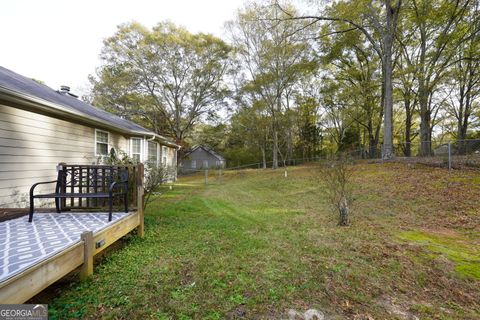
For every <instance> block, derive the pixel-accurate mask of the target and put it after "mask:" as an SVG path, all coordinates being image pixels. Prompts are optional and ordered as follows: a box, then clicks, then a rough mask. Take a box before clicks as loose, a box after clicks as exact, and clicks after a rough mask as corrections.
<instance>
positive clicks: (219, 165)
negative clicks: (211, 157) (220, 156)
mask: <svg viewBox="0 0 480 320" xmlns="http://www.w3.org/2000/svg"><path fill="white" fill-rule="evenodd" d="M215 165H216V166H217V168H220V167H221V166H222V161H220V160H217V161H216V162H215Z"/></svg>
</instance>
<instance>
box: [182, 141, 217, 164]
mask: <svg viewBox="0 0 480 320" xmlns="http://www.w3.org/2000/svg"><path fill="white" fill-rule="evenodd" d="M198 149H203V150H205V151H206V152H208V153H210V154H211V155H212V156H214V157H215V158H217V159H218V160H220V161H225V158H224V157H222V156H221V155H220V154H218V153H217V152H215V151H214V150H213V149H212V148H210V147H207V146H202V145H196V146H193V148H192V149H190V150H189V151H188V152H187V153H186V154H185V157H186V156H188V155H189V154H191V153H193V152H195V151H196V150H198Z"/></svg>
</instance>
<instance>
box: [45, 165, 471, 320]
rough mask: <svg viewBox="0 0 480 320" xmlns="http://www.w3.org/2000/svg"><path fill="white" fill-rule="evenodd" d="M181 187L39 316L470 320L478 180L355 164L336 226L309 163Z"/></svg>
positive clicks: (185, 181)
mask: <svg viewBox="0 0 480 320" xmlns="http://www.w3.org/2000/svg"><path fill="white" fill-rule="evenodd" d="M202 179H203V177H202V176H198V177H188V178H182V179H180V180H179V181H178V183H176V184H175V186H174V187H173V190H168V189H166V190H165V192H164V193H163V194H162V195H161V196H158V197H157V198H156V199H155V202H153V203H152V204H151V205H150V207H149V208H148V210H147V213H146V217H145V219H146V236H145V238H144V239H139V238H137V237H136V236H131V237H130V238H129V239H127V240H126V241H125V245H124V246H123V247H122V248H120V249H118V250H115V251H114V252H112V253H111V254H109V255H108V256H107V257H106V258H105V259H104V260H103V261H102V263H101V264H99V265H98V266H96V269H95V274H94V276H93V277H91V278H90V279H89V280H86V281H83V282H74V283H71V284H70V285H66V286H63V287H62V288H61V290H60V292H59V293H58V294H57V295H56V297H55V298H53V299H52V300H51V301H48V303H49V309H50V311H51V316H52V317H53V318H58V319H66V318H106V319H116V318H119V319H224V318H231V319H236V318H246V319H252V318H255V319H263V318H268V319H279V318H284V319H285V318H288V317H287V316H286V314H287V311H288V310H289V309H294V310H297V311H298V312H300V313H303V312H305V311H306V310H307V309H311V308H315V309H318V310H321V311H323V312H324V313H325V314H326V315H327V316H328V318H329V319H344V318H348V319H395V318H398V319H408V318H409V317H410V318H413V315H415V316H417V317H419V318H420V319H430V318H432V319H478V318H480V236H479V234H480V233H479V231H480V209H479V199H480V174H479V173H478V172H474V171H453V172H448V171H447V170H445V169H437V168H431V167H423V166H416V167H415V166H407V165H403V164H393V163H390V164H360V165H357V166H356V173H355V176H354V183H355V204H354V207H353V214H352V224H351V226H349V227H338V226H337V225H336V221H337V220H336V215H335V214H334V213H332V210H331V208H330V207H329V205H328V201H327V198H326V195H325V193H324V189H323V188H324V187H323V186H322V183H321V181H322V179H321V175H320V174H319V170H318V168H316V167H315V166H302V167H296V168H291V169H289V175H288V178H285V177H284V174H283V171H281V170H278V171H273V170H265V171H256V170H252V171H248V170H246V171H241V172H228V173H227V174H226V175H225V176H224V179H223V182H222V183H220V182H219V181H218V180H216V179H215V178H214V177H213V175H212V176H211V177H210V182H211V184H209V185H207V186H205V185H204V183H203V180H202Z"/></svg>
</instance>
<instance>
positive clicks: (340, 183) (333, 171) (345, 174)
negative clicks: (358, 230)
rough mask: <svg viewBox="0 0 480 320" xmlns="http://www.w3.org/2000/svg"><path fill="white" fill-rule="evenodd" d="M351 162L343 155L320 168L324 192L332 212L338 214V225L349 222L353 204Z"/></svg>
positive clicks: (344, 224)
mask: <svg viewBox="0 0 480 320" xmlns="http://www.w3.org/2000/svg"><path fill="white" fill-rule="evenodd" d="M352 173H353V161H352V160H351V159H349V158H348V157H347V156H346V155H345V154H340V155H338V156H337V157H336V158H335V159H332V160H331V161H329V162H327V163H326V164H325V165H323V166H322V176H323V179H324V181H325V186H326V191H327V193H328V196H329V199H330V203H331V205H332V206H333V207H334V210H335V211H337V212H338V224H339V225H341V226H346V225H348V224H349V222H350V212H349V207H350V204H351V203H352V202H353V198H352V184H351V177H352Z"/></svg>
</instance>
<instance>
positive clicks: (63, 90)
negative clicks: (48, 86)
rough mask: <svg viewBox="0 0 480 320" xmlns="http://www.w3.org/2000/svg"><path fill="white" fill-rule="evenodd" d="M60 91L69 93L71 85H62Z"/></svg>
mask: <svg viewBox="0 0 480 320" xmlns="http://www.w3.org/2000/svg"><path fill="white" fill-rule="evenodd" d="M60 92H61V93H69V92H70V87H69V86H60Z"/></svg>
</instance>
